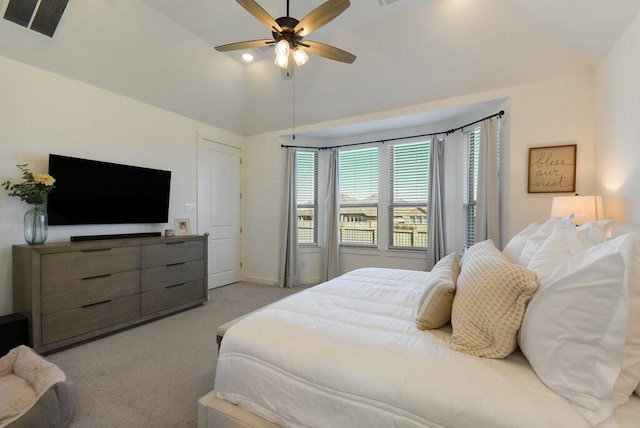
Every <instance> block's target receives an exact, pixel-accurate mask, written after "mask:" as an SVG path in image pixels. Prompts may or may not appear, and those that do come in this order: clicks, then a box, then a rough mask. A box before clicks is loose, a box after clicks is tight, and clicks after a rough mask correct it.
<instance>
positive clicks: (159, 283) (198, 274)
mask: <svg viewBox="0 0 640 428" xmlns="http://www.w3.org/2000/svg"><path fill="white" fill-rule="evenodd" d="M203 278H204V260H196V261H193V262H181V263H174V264H170V265H166V266H158V267H154V268H148V269H143V270H142V272H141V287H140V288H141V291H142V292H145V291H151V290H155V289H157V288H165V287H167V286H170V285H176V284H180V283H184V282H190V281H195V280H198V279H203Z"/></svg>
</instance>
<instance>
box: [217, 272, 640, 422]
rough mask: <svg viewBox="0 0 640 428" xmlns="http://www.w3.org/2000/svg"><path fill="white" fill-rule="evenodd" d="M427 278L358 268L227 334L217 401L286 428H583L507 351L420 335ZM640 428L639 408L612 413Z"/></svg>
mask: <svg viewBox="0 0 640 428" xmlns="http://www.w3.org/2000/svg"><path fill="white" fill-rule="evenodd" d="M428 275H429V273H428V272H417V271H407V270H396V269H380V268H366V269H359V270H356V271H353V272H350V273H348V274H346V275H343V276H341V277H339V278H336V279H334V280H332V281H329V282H326V283H324V284H321V285H319V286H316V287H313V288H311V289H308V290H305V291H302V292H300V293H297V294H295V295H293V296H291V297H288V298H286V299H284V300H282V301H279V302H277V303H275V304H273V305H271V306H269V307H267V308H266V309H263V310H261V311H259V312H257V313H255V314H253V315H251V316H249V317H247V318H245V319H243V320H242V321H240V322H239V323H237V324H236V325H234V326H233V327H231V328H230V329H229V330H228V331H227V332H226V334H225V336H224V340H223V342H222V346H221V350H220V356H219V359H218V365H217V371H216V380H215V389H216V391H217V392H218V396H219V397H221V398H223V399H225V400H228V401H230V402H232V403H235V404H238V405H239V406H240V407H243V408H245V409H247V410H250V411H252V412H254V413H256V414H258V415H260V416H262V417H263V418H265V419H268V420H270V421H273V422H276V423H278V424H280V425H283V426H285V427H303V426H304V427H312V426H313V427H419V426H427V427H474V428H477V427H491V428H496V427H508V428H514V427H532V428H540V427H562V428H567V427H587V426H588V424H587V423H586V421H585V420H584V419H583V418H582V417H581V416H580V415H579V414H578V413H577V412H576V410H575V409H574V408H573V407H572V406H571V405H570V404H569V403H568V402H567V401H566V400H565V399H563V398H561V397H559V396H558V395H556V394H555V393H554V392H552V391H551V390H550V389H549V388H547V387H546V386H545V385H544V384H543V383H542V382H541V381H540V380H539V379H538V377H537V376H536V374H535V373H534V372H533V370H532V369H531V368H530V366H529V364H528V363H527V361H526V359H525V358H524V357H523V356H522V354H520V353H519V352H516V353H514V354H512V355H511V356H509V357H508V358H506V359H504V360H492V359H483V358H476V357H471V356H469V355H465V354H461V353H458V352H455V351H452V350H451V349H450V348H449V345H448V343H449V341H450V337H451V334H450V330H447V329H441V330H437V331H430V332H429V331H426V332H423V331H420V330H418V329H417V328H416V326H415V321H414V315H415V309H416V305H417V302H418V300H419V298H420V296H421V294H422V290H423V288H424V285H423V284H424V283H425V279H426V278H427V276H428ZM616 420H617V422H618V424H619V426H621V427H638V426H640V399H639V398H638V397H635V396H634V397H633V398H632V400H631V401H630V402H629V403H627V404H626V405H625V406H622V407H620V408H619V409H618V410H617V411H616Z"/></svg>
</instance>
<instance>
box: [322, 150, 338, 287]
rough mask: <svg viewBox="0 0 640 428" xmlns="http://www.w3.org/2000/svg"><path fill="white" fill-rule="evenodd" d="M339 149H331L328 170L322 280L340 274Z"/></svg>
mask: <svg viewBox="0 0 640 428" xmlns="http://www.w3.org/2000/svg"><path fill="white" fill-rule="evenodd" d="M339 158H340V157H339V153H338V149H331V150H329V161H328V171H327V187H326V189H327V194H326V196H325V207H326V215H325V230H324V236H325V245H324V246H323V248H322V253H323V254H322V256H323V260H324V265H323V267H322V281H323V282H324V281H328V280H330V279H332V278H335V277H336V276H338V275H339V274H340V242H339V232H340V231H339V224H338V223H339V220H340V190H339V181H338V180H339V178H338V171H339V169H338V161H339Z"/></svg>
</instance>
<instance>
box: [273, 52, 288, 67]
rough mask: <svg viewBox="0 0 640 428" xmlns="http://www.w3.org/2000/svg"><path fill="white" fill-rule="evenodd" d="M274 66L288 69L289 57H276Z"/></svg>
mask: <svg viewBox="0 0 640 428" xmlns="http://www.w3.org/2000/svg"><path fill="white" fill-rule="evenodd" d="M274 64H275V65H277V66H278V67H280V68H287V66H288V65H289V55H276V60H275V61H274Z"/></svg>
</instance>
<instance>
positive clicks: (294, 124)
mask: <svg viewBox="0 0 640 428" xmlns="http://www.w3.org/2000/svg"><path fill="white" fill-rule="evenodd" d="M287 3H289V1H288V0H287ZM291 83H292V84H293V128H292V130H291V132H292V134H293V140H295V139H296V76H295V75H294V76H293V79H292V82H291Z"/></svg>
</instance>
